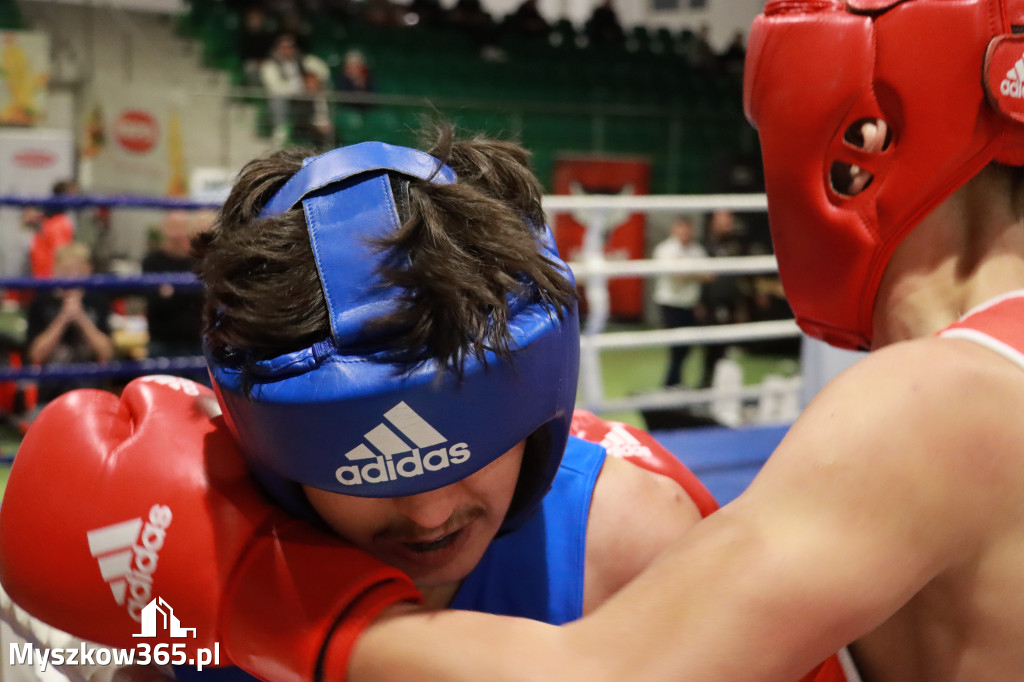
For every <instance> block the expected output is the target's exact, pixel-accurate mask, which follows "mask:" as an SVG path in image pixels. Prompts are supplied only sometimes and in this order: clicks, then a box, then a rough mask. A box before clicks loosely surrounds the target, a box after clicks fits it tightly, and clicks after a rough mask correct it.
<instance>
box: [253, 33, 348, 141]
mask: <svg viewBox="0 0 1024 682" xmlns="http://www.w3.org/2000/svg"><path fill="white" fill-rule="evenodd" d="M307 76H313V77H315V79H316V81H317V82H320V83H327V82H330V76H331V72H330V67H328V66H327V63H326V62H324V60H322V59H320V58H319V57H317V56H316V55H311V54H306V55H304V54H302V53H301V52H300V51H299V48H298V46H297V45H296V44H295V36H293V35H291V34H290V33H282V34H281V35H280V36H278V38H277V40H276V41H275V42H274V49H273V50H272V51H271V53H270V58H269V59H267V60H265V61H264V62H263V65H262V66H261V67H260V81H261V82H262V83H263V87H264V88H265V89H266V91H267V96H268V105H269V107H270V117H271V120H272V122H273V126H274V130H273V136H274V141H275V142H277V143H278V144H283V143H284V142H285V140H286V139H287V137H288V129H289V124H291V125H294V124H295V123H296V122H295V121H292V120H290V116H289V114H290V112H289V102H290V101H291V100H292V99H294V98H296V97H302V96H304V95H309V94H310V93H309V90H308V88H307Z"/></svg>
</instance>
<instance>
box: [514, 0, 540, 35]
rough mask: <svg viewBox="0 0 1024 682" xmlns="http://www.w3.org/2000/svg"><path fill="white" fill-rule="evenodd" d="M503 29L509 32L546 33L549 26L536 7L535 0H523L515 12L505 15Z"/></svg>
mask: <svg viewBox="0 0 1024 682" xmlns="http://www.w3.org/2000/svg"><path fill="white" fill-rule="evenodd" d="M505 29H507V30H508V31H510V32H511V33H519V34H531V35H547V34H548V32H549V31H550V30H551V26H550V24H548V21H547V19H545V18H544V16H543V15H542V14H541V13H540V10H538V9H537V0H524V2H523V4H521V5H519V7H518V8H517V9H516V11H515V12H513V13H512V14H510V15H508V16H507V17H505Z"/></svg>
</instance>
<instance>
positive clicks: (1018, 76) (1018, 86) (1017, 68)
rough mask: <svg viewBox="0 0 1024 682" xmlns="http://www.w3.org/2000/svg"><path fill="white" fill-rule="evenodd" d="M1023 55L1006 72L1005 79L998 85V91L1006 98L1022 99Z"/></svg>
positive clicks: (1023, 87) (1023, 80)
mask: <svg viewBox="0 0 1024 682" xmlns="http://www.w3.org/2000/svg"><path fill="white" fill-rule="evenodd" d="M1022 83H1024V55H1022V56H1021V58H1020V59H1018V60H1017V62H1016V63H1015V64H1014V65H1013V68H1012V69H1010V70H1009V71H1007V72H1006V78H1004V79H1003V82H1002V83H1001V84H1000V85H999V91H1000V92H1001V93H1003V94H1004V95H1006V96H1007V97H1017V98H1020V99H1024V85H1022Z"/></svg>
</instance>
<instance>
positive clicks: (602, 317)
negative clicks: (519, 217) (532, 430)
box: [542, 194, 800, 422]
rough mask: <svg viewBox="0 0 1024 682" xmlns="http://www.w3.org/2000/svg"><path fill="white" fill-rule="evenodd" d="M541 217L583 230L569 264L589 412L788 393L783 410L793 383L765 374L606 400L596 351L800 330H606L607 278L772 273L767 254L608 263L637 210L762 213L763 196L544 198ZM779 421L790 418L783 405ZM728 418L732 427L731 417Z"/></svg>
mask: <svg viewBox="0 0 1024 682" xmlns="http://www.w3.org/2000/svg"><path fill="white" fill-rule="evenodd" d="M542 203H543V207H544V210H545V212H546V213H547V214H548V217H549V219H550V220H551V221H552V222H553V221H554V218H555V216H557V215H558V214H559V213H563V214H564V213H571V214H572V216H573V217H574V218H575V219H576V220H577V221H578V222H579V223H580V224H582V225H584V226H585V232H584V235H583V240H582V244H581V248H580V251H579V253H578V254H577V255H576V259H575V260H574V261H572V262H570V263H569V267H570V268H571V269H572V272H573V276H574V277H575V278H576V279H577V281H579V282H585V284H586V296H587V305H588V314H587V320H586V326H585V328H584V329H583V334H582V338H581V340H580V400H579V401H580V404H581V406H582V407H585V408H586V409H589V410H592V411H594V412H607V411H613V410H629V409H644V408H648V407H664V408H668V407H683V406H687V405H696V404H711V405H712V407H714V406H715V405H722V404H723V400H727V401H731V403H730V405H731V407H730V409H731V410H732V411H733V412H738V410H739V408H738V404H739V402H740V401H744V400H750V399H757V400H759V401H761V402H762V407H765V406H767V405H768V403H770V402H771V401H773V400H776V401H777V400H781V398H780V393H782V392H788V393H787V396H786V400H788V401H789V403H787V406H791V405H792V404H795V401H794V400H792V399H793V398H794V396H795V394H796V392H798V391H799V390H800V380H799V378H795V379H783V378H781V377H768V378H766V380H765V383H764V384H762V385H760V386H746V387H742V386H734V385H729V386H721V385H719V386H716V387H715V388H714V389H711V390H682V389H667V390H661V391H656V392H648V393H646V394H641V395H633V396H630V397H629V398H622V399H609V398H606V397H605V396H604V382H603V380H602V368H601V361H600V357H599V356H600V352H601V351H602V350H609V349H617V350H623V349H629V348H650V347H664V346H672V345H677V344H688V345H697V344H721V343H741V342H745V341H758V340H765V339H783V338H796V337H799V336H800V329H799V328H798V327H797V325H796V322H795V321H793V320H780V321H770V322H750V323H744V324H726V325H717V326H709V327H688V328H681V329H653V330H647V331H637V332H611V333H609V332H606V331H605V329H606V327H607V322H608V318H609V314H610V308H611V296H610V293H609V290H608V284H609V280H612V279H616V278H622V277H645V278H647V277H653V276H655V275H659V274H679V275H702V274H715V275H725V276H729V275H758V274H773V273H776V272H778V263H777V262H776V260H775V257H774V256H748V257H735V258H706V259H699V260H698V259H694V260H677V261H674V262H673V261H655V260H652V259H637V260H609V259H608V258H607V256H606V254H605V243H604V242H605V236H606V234H607V233H608V232H610V231H611V230H612V229H614V228H615V227H616V226H618V225H620V224H622V223H623V222H624V221H625V220H626V219H627V218H628V217H629V216H630V215H633V214H636V213H676V214H679V213H696V212H709V211H714V210H719V209H725V210H730V211H735V212H762V211H765V210H766V209H767V207H768V202H767V198H766V197H765V195H764V194H708V195H699V196H698V195H687V196H643V195H641V196H637V195H628V194H615V195H611V194H590V195H560V196H546V197H544V198H543V200H542ZM787 410H788V412H787V414H786V415H785V416H783V417H782V419H792V418H793V417H795V414H790V413H791V412H792V409H791V408H790V407H787ZM730 421H733V422H735V419H732V420H730Z"/></svg>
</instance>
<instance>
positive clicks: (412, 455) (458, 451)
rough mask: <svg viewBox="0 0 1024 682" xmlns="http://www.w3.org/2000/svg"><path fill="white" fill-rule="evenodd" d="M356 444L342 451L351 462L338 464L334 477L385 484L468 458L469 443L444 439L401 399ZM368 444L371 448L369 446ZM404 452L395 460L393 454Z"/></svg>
mask: <svg viewBox="0 0 1024 682" xmlns="http://www.w3.org/2000/svg"><path fill="white" fill-rule="evenodd" d="M363 437H364V438H366V440H367V441H368V442H369V445H367V444H366V443H360V444H359V445H357V446H356V447H354V448H352V449H351V450H349V451H348V452H347V453H345V459H347V460H348V461H349V462H352V464H348V465H345V466H341V467H338V469H337V471H335V476H336V477H337V479H338V481H340V482H341V483H342V484H343V485H363V484H365V483H371V484H373V483H386V482H388V481H394V480H396V479H398V478H399V477H402V478H412V477H414V476H422V475H423V474H424V473H426V472H428V471H440V470H441V469H445V468H447V467H449V466H452V465H457V464H462V463H464V462H465V461H467V460H468V459H469V456H470V452H469V446H468V445H467V444H466V443H455V444H454V445H452V446H451V447H436V446H439V445H441V444H442V443H446V442H447V441H448V439H447V438H445V437H444V436H443V435H441V433H440V432H439V431H438V430H437V429H435V428H434V427H433V426H431V425H430V424H429V423H427V421H426V420H425V419H424V418H423V417H421V416H420V415H418V414H417V413H416V412H415V411H414V410H413V409H412V408H411V407H409V406H408V405H407V404H406V403H405V402H404V401H403V402H400V403H398V404H397V405H395V406H394V407H392V408H391V409H390V410H388V411H387V412H385V413H384V422H381V424H379V425H378V426H375V427H374V428H373V429H371V430H370V431H368V432H366V433H365V434H364V435H363ZM371 446H372V449H371ZM403 454H404V455H405V456H404V457H400V458H397V459H395V456H396V455H403Z"/></svg>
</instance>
